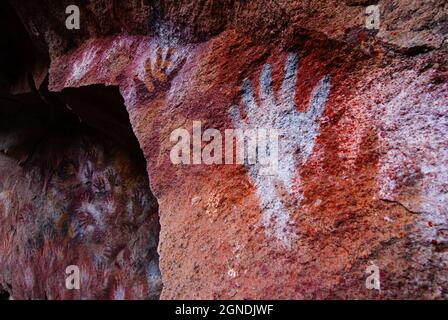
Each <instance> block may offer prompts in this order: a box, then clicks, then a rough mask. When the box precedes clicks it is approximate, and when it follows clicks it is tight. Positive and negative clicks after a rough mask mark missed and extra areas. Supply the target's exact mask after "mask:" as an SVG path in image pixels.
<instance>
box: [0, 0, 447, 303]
mask: <svg viewBox="0 0 448 320" xmlns="http://www.w3.org/2000/svg"><path fill="white" fill-rule="evenodd" d="M69 4H72V3H71V1H57V2H56V1H50V0H45V1H39V2H37V1H27V2H25V1H16V0H10V1H8V2H6V3H4V4H1V6H2V16H3V15H5V16H7V17H8V18H6V17H5V19H2V20H1V21H2V24H4V25H5V27H6V26H9V28H13V29H14V30H16V34H17V37H15V38H13V39H11V35H10V34H9V33H8V32H6V31H5V27H3V28H2V31H1V37H2V38H1V39H2V40H3V41H2V59H1V68H0V74H1V77H0V79H1V96H0V97H1V98H0V99H1V100H0V112H1V114H2V118H1V119H0V124H1V127H0V151H2V154H0V177H1V180H0V220H1V223H0V239H1V243H0V289H1V290H0V291H2V290H3V291H6V292H8V294H9V295H10V296H11V297H12V298H14V299H24V298H39V299H44V298H49V299H70V298H74V299H79V298H97V299H103V298H115V299H119V298H127V299H148V298H158V297H159V296H160V298H162V299H178V298H185V299H316V298H319V299H330V298H340V299H366V298H368V299H408V298H417V299H446V298H448V272H447V268H448V136H447V133H448V69H447V57H448V55H447V53H448V36H447V31H448V3H447V2H446V1H442V0H438V1H437V0H435V1H407V0H406V1H405V0H392V1H383V0H380V1H330V0H328V1H317V0H310V1H286V0H264V1H261V0H260V1H236V0H235V1H231V0H226V1H219V2H218V1H213V0H205V1H183V0H182V1H174V0H172V1H171V0H156V1H127V2H125V1H123V2H118V1H100V0H98V1H93V0H92V1H82V2H81V1H80V3H79V4H78V5H79V8H80V12H81V21H80V25H81V28H80V29H79V30H68V29H66V28H65V19H66V18H67V14H66V13H65V8H66V7H67V6H68V5H69ZM372 4H373V5H377V6H378V9H379V13H380V15H379V17H380V22H379V29H378V30H372V29H367V28H366V23H365V21H366V6H368V5H372ZM27 53H29V54H27ZM124 108H125V109H124ZM125 110H126V111H127V112H125ZM80 121H81V122H80ZM195 123H196V124H197V123H200V125H201V132H200V134H201V133H203V134H204V136H205V135H206V132H207V130H208V129H211V130H209V131H208V134H211V133H212V132H214V133H215V134H216V132H220V133H222V136H223V137H224V132H225V130H226V129H245V130H250V129H276V130H278V132H279V146H278V154H279V160H278V172H277V174H276V175H264V174H261V171H260V169H262V168H261V164H260V163H248V162H246V163H245V164H240V163H233V164H224V162H223V161H222V163H215V164H206V163H204V162H203V161H199V162H198V163H196V164H190V165H187V164H174V163H173V161H172V157H170V155H171V154H172V153H171V151H172V148H173V146H174V145H175V143H176V141H173V139H172V133H173V132H175V131H176V130H177V129H184V131H183V132H187V133H188V134H189V135H191V136H192V137H194V135H195V134H197V132H196V131H195V130H194V126H195ZM212 129H214V130H212ZM134 135H135V136H134ZM204 136H202V137H201V136H200V138H202V140H203V142H202V145H200V146H199V147H196V148H195V147H194V146H193V148H192V152H193V153H194V152H195V151H198V149H199V152H200V151H201V150H202V151H203V152H204V150H206V149H207V139H204ZM135 138H136V140H135ZM210 140H211V138H210V136H209V139H208V141H209V142H210ZM193 144H194V142H193ZM219 144H221V142H219ZM222 146H223V147H225V143H224V140H223V141H222ZM188 147H190V143H188ZM218 149H219V148H218ZM227 151H228V150H225V152H227ZM215 152H216V149H215ZM222 156H223V157H224V152H223V154H222ZM193 158H194V155H193ZM199 160H201V159H199ZM193 163H194V159H193ZM145 168H146V172H145ZM156 248H157V250H156ZM68 265H78V266H79V268H80V270H81V274H82V277H81V284H80V286H81V289H80V290H68V289H67V288H66V287H65V277H66V274H65V272H64V271H65V268H66V267H67V266H68ZM371 266H375V267H377V268H378V270H379V283H380V288H379V289H378V290H377V289H371V288H370V289H369V286H367V285H366V279H367V278H368V277H369V275H370V274H369V273H366V270H369V267H371ZM162 283H163V285H162Z"/></svg>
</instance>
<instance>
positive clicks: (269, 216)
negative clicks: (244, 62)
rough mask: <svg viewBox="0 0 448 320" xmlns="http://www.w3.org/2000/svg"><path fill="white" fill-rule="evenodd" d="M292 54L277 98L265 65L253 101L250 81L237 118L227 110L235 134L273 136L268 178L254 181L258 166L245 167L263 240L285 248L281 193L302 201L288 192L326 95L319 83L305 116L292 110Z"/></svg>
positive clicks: (326, 83)
mask: <svg viewBox="0 0 448 320" xmlns="http://www.w3.org/2000/svg"><path fill="white" fill-rule="evenodd" d="M297 63H298V57H297V55H296V54H289V55H288V58H287V62H286V65H285V70H284V72H285V76H284V80H283V83H282V85H281V89H280V92H279V93H278V94H275V93H274V91H273V86H272V77H271V66H270V64H265V65H264V66H263V69H262V71H261V75H260V92H259V101H260V103H257V100H256V98H255V95H254V91H253V89H252V84H251V82H250V80H248V79H246V80H244V83H243V85H242V105H243V113H244V114H245V117H243V116H242V112H240V109H239V107H238V106H233V107H232V108H231V110H230V113H231V117H232V121H233V125H234V127H235V128H238V129H243V130H248V129H266V130H270V129H276V130H278V132H279V134H280V137H279V145H278V154H279V164H278V170H277V173H276V174H274V175H270V176H267V175H260V174H259V171H260V168H259V167H260V164H259V163H256V164H251V165H249V164H246V167H247V169H248V174H249V178H250V180H251V181H252V183H253V184H254V186H255V188H256V191H257V195H258V197H259V199H260V206H261V208H262V210H263V217H262V224H263V226H264V227H265V230H266V233H267V235H268V236H274V237H275V238H276V239H278V240H280V241H281V242H282V243H283V244H284V245H286V246H289V244H290V243H291V240H292V239H294V238H295V237H296V235H295V233H294V232H293V231H292V229H291V225H290V215H289V212H288V210H287V208H286V206H285V203H284V200H283V199H282V198H284V196H282V195H283V194H284V193H286V194H287V195H288V196H293V197H295V198H296V199H297V200H298V201H299V202H300V201H301V198H302V195H301V194H297V193H296V192H294V190H295V189H296V188H295V187H294V186H295V184H297V183H299V182H298V181H299V177H296V168H297V166H299V165H303V164H304V163H305V162H306V161H307V159H308V157H309V156H310V154H311V152H312V150H313V147H314V143H315V139H316V136H317V135H318V133H319V121H320V118H321V115H322V112H323V110H324V107H325V103H326V101H327V98H328V95H329V92H330V77H329V76H325V77H323V78H322V79H321V80H320V81H319V82H318V84H317V85H316V87H315V88H314V89H313V92H312V96H311V99H310V102H309V106H308V108H307V110H306V111H305V112H299V111H297V110H296V105H295V94H296V92H295V91H296V81H297V75H296V73H297Z"/></svg>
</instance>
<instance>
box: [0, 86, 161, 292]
mask: <svg viewBox="0 0 448 320" xmlns="http://www.w3.org/2000/svg"><path fill="white" fill-rule="evenodd" d="M1 154H2V155H3V158H0V162H1V161H2V159H3V160H4V161H6V160H5V159H13V160H14V161H16V162H17V163H18V164H19V165H20V167H21V168H22V169H21V170H22V171H23V173H24V176H14V174H12V173H11V174H10V175H9V176H6V177H4V178H5V179H4V180H5V182H2V183H0V192H2V191H3V190H8V188H9V187H10V186H9V185H8V183H7V181H12V180H16V181H18V183H19V186H20V185H23V186H25V185H27V186H28V188H29V190H23V194H21V195H20V198H21V202H23V203H21V206H20V208H19V209H18V214H19V215H27V214H31V215H32V216H33V217H34V218H33V219H32V220H31V219H30V221H25V222H24V223H23V224H18V225H15V226H14V228H16V229H20V230H21V231H23V233H26V232H27V231H26V230H27V229H32V230H37V231H36V232H31V234H29V235H26V236H24V237H25V238H27V240H26V242H25V243H22V244H21V245H22V247H23V252H22V253H18V254H17V256H15V257H9V258H10V259H11V261H14V260H16V262H17V264H16V265H12V264H9V265H8V264H6V265H5V264H4V265H3V266H2V265H1V261H0V268H2V269H8V268H14V269H15V268H17V269H18V270H10V269H8V273H9V274H11V272H13V273H14V274H20V273H21V272H22V273H23V272H24V270H21V269H20V268H21V266H22V265H23V266H26V265H28V267H29V268H30V267H31V268H34V269H36V270H39V269H40V267H39V266H37V265H35V264H33V263H32V262H31V261H29V260H28V259H27V258H26V257H28V256H30V255H32V254H37V252H39V250H42V248H43V246H50V247H52V248H53V247H54V248H55V249H54V250H62V251H63V252H64V254H66V262H67V264H70V263H75V264H76V263H81V262H79V261H80V260H83V259H84V258H85V257H93V258H92V261H90V262H89V263H90V264H89V267H88V272H89V273H90V276H91V277H93V278H96V279H97V281H98V283H101V282H103V283H107V285H106V288H103V289H102V290H100V292H96V291H95V290H99V288H95V287H92V288H90V290H91V292H90V293H89V294H88V296H87V297H84V298H91V299H120V298H133V299H141V298H146V299H158V297H159V296H160V293H161V289H162V279H161V275H160V270H159V265H158V263H159V257H158V253H157V246H158V240H159V239H158V237H159V231H160V224H159V218H158V204H157V200H156V198H155V197H154V195H153V194H152V193H151V191H150V185H149V179H148V175H147V172H146V161H145V158H144V156H143V153H142V151H141V150H140V148H139V144H138V141H137V139H136V137H135V135H134V133H133V131H132V128H131V125H130V122H129V118H128V115H127V111H126V109H125V106H124V103H123V99H122V97H121V95H120V94H119V92H118V88H117V87H106V86H103V85H94V86H88V87H82V88H77V89H65V90H63V91H62V92H59V93H50V92H48V91H45V90H40V91H37V90H36V91H35V92H32V93H26V94H20V95H4V96H2V97H1V98H0V155H1ZM0 175H6V173H4V172H0ZM23 188H25V187H23ZM55 194H56V196H55ZM24 207H32V208H33V209H32V210H33V212H32V213H25V212H23V211H24V210H25V209H22V208H24ZM111 208H112V209H111ZM0 213H1V212H0ZM5 222H6V223H7V221H3V223H5ZM5 227H6V225H5ZM5 229H6V228H5ZM2 231H5V230H2V228H0V236H2ZM19 233H20V231H19ZM48 243H50V244H48ZM22 260H25V261H22ZM77 261H78V262H77ZM64 263H65V262H63V261H61V262H60V265H57V266H54V268H55V269H57V270H59V269H63V268H64V265H63V264H64ZM104 268H106V270H109V271H110V274H112V275H109V276H108V277H109V278H107V279H104V278H102V276H101V270H102V269H104ZM1 271H2V270H0V276H1ZM38 272H39V271H36V273H38ZM41 272H42V271H41ZM35 276H36V277H37V278H39V279H42V280H43V281H44V282H42V284H41V286H42V288H40V289H36V288H28V289H32V290H31V291H34V294H37V296H27V295H26V293H25V291H26V288H23V287H20V286H22V285H23V284H17V283H15V282H14V281H13V282H12V287H13V292H12V293H13V295H14V296H16V292H17V293H18V294H17V296H18V297H21V298H43V297H44V296H47V298H49V299H52V298H54V297H55V296H54V294H55V293H52V292H48V288H47V289H45V290H44V289H43V288H44V287H45V280H44V279H45V275H42V274H36V275H35ZM48 276H49V277H50V275H48ZM134 285H140V286H141V287H142V288H146V289H145V290H146V294H143V296H138V295H137V294H135V293H132V290H133V289H132V287H133V286H134ZM99 286H100V285H98V287H99ZM87 291H88V290H87ZM128 291H129V292H131V293H128ZM84 292H86V291H84ZM123 292H124V293H123ZM64 298H76V296H67V297H64Z"/></svg>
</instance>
